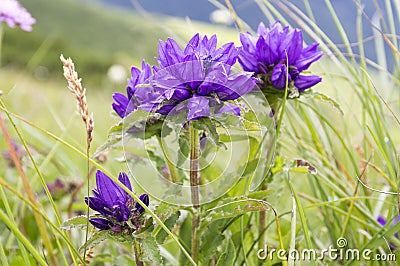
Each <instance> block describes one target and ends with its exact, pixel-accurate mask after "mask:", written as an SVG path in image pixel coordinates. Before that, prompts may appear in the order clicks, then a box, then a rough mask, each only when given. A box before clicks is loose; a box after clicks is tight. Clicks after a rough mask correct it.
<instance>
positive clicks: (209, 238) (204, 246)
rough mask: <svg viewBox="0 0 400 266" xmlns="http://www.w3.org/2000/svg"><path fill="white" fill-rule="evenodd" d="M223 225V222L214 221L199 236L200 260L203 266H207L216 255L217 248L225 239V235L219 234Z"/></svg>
mask: <svg viewBox="0 0 400 266" xmlns="http://www.w3.org/2000/svg"><path fill="white" fill-rule="evenodd" d="M224 225H225V222H224V221H223V220H218V221H214V222H212V223H211V224H210V225H209V226H207V230H204V231H205V232H204V233H203V235H202V236H201V245H200V259H201V261H202V262H203V263H204V264H205V265H209V261H210V259H211V258H212V256H213V255H216V254H217V249H218V247H219V246H220V245H221V244H222V243H223V241H224V239H225V235H223V234H222V233H221V231H222V230H221V228H222V227H223V226H224Z"/></svg>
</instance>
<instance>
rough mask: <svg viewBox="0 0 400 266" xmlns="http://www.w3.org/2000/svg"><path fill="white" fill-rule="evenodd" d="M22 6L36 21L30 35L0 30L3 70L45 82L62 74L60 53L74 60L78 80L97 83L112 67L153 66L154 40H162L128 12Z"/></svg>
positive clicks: (69, 3)
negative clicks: (21, 70) (145, 62)
mask: <svg viewBox="0 0 400 266" xmlns="http://www.w3.org/2000/svg"><path fill="white" fill-rule="evenodd" d="M20 2H21V4H22V5H23V6H24V7H25V8H26V9H27V10H29V12H30V13H31V14H32V16H33V17H35V18H36V20H37V22H36V24H35V25H34V27H33V31H32V32H24V31H22V30H20V29H19V28H14V29H9V28H8V27H4V28H5V33H4V39H3V47H2V51H3V53H2V58H1V61H2V65H3V66H7V67H17V68H22V67H24V68H25V67H27V69H28V71H30V72H32V73H36V72H38V73H36V74H38V75H39V78H43V79H45V78H46V77H47V76H50V75H52V74H53V73H54V72H59V71H60V69H61V65H60V61H59V56H60V53H63V54H64V55H65V56H70V57H72V58H73V59H74V61H75V63H76V64H77V66H78V67H79V72H80V74H81V76H83V77H85V79H86V77H87V78H89V79H91V81H92V82H95V83H98V84H99V83H100V82H101V79H102V76H103V75H104V73H106V72H107V70H108V68H109V67H110V66H111V65H113V64H115V63H120V64H123V65H128V66H129V65H132V64H133V63H136V61H138V60H139V61H140V60H141V58H146V59H150V61H151V59H153V58H154V57H155V55H156V52H157V50H156V47H157V43H158V40H159V39H160V38H165V36H166V34H165V33H164V32H163V31H162V30H161V29H158V28H157V27H155V25H154V24H153V23H151V21H148V22H146V23H143V18H141V17H140V16H138V15H135V14H134V12H132V11H130V12H129V11H127V12H124V11H123V10H122V9H113V8H110V7H104V6H101V5H95V4H89V3H80V2H79V1H74V0H52V1H48V0H35V1H29V0H22V1H20ZM135 60H136V61H135Z"/></svg>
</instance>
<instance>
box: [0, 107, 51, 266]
mask: <svg viewBox="0 0 400 266" xmlns="http://www.w3.org/2000/svg"><path fill="white" fill-rule="evenodd" d="M0 103H2V102H1V100H0ZM0 127H1V129H2V131H3V135H4V137H5V139H6V142H7V145H8V148H9V150H10V153H11V157H12V160H13V162H14V165H15V167H16V168H17V170H18V173H19V175H20V176H21V179H22V183H23V185H24V189H25V192H26V193H27V195H28V197H29V199H30V200H31V201H32V202H33V203H34V204H36V205H38V203H37V201H36V198H35V194H34V193H33V191H32V188H31V186H30V184H29V181H28V178H27V176H26V175H25V171H24V170H23V168H22V165H21V162H20V160H19V158H18V156H17V153H16V151H15V149H14V146H13V144H12V141H11V137H10V135H9V133H8V130H7V127H6V125H5V122H4V119H3V116H2V114H1V113H0ZM33 214H34V217H35V220H36V223H37V225H38V229H39V232H40V235H41V236H42V238H43V244H44V245H45V247H46V249H47V251H48V253H49V256H50V259H51V261H52V263H53V264H54V265H58V261H57V259H56V257H55V255H54V253H53V245H52V244H51V241H50V238H49V236H48V234H47V230H46V225H45V223H44V221H43V219H42V217H41V216H40V215H38V213H36V212H34V213H33Z"/></svg>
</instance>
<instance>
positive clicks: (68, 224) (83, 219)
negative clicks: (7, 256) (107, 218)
mask: <svg viewBox="0 0 400 266" xmlns="http://www.w3.org/2000/svg"><path fill="white" fill-rule="evenodd" d="M87 220H88V219H87V216H86V215H80V216H76V217H73V218H71V219H68V220H65V221H64V222H63V224H62V225H61V229H64V230H71V229H72V228H77V229H86V225H87ZM89 225H90V224H89Z"/></svg>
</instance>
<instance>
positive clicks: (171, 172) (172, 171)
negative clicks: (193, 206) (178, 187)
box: [157, 136, 178, 183]
mask: <svg viewBox="0 0 400 266" xmlns="http://www.w3.org/2000/svg"><path fill="white" fill-rule="evenodd" d="M157 140H158V144H159V145H160V148H161V150H162V152H163V155H164V159H165V162H166V163H167V167H168V171H169V175H170V178H171V180H170V181H171V182H172V183H176V182H178V172H177V171H176V167H175V165H174V164H173V163H172V161H171V160H170V159H169V158H168V154H167V153H166V152H165V149H164V146H163V143H162V140H161V137H160V136H157Z"/></svg>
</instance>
